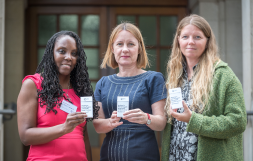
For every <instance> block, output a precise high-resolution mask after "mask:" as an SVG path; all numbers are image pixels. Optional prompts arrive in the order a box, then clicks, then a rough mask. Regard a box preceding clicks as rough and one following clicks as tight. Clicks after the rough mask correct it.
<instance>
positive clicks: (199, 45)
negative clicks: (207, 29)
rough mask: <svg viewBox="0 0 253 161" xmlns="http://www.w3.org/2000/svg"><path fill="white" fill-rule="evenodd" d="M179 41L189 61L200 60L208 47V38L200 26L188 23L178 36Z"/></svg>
mask: <svg viewBox="0 0 253 161" xmlns="http://www.w3.org/2000/svg"><path fill="white" fill-rule="evenodd" d="M178 42H179V45H180V50H181V52H182V53H183V55H184V56H185V58H186V60H187V61H198V60H199V58H200V56H201V55H202V53H203V52H204V51H205V49H206V43H207V38H206V37H205V35H204V33H203V32H202V31H201V30H200V29H199V28H198V27H196V26H194V25H187V26H185V27H184V28H183V29H182V31H181V34H180V35H179V36H178Z"/></svg>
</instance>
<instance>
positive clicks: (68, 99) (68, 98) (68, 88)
mask: <svg viewBox="0 0 253 161" xmlns="http://www.w3.org/2000/svg"><path fill="white" fill-rule="evenodd" d="M69 86H70V81H69V84H68V90H67V94H66V95H67V99H68V100H70V101H71V98H70V97H69Z"/></svg>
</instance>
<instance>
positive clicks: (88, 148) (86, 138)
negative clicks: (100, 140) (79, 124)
mask: <svg viewBox="0 0 253 161" xmlns="http://www.w3.org/2000/svg"><path fill="white" fill-rule="evenodd" d="M87 123H88V122H87ZM83 139H84V143H85V151H86V155H87V159H88V161H92V152H91V146H90V139H89V135H88V129H87V125H86V126H85V132H84V138H83Z"/></svg>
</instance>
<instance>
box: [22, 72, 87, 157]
mask: <svg viewBox="0 0 253 161" xmlns="http://www.w3.org/2000/svg"><path fill="white" fill-rule="evenodd" d="M26 79H31V80H33V82H34V83H35V85H36V87H37V89H42V88H41V82H42V80H41V79H40V75H39V74H34V75H28V76H26V77H25V78H24V79H23V81H22V82H24V81H25V80H26ZM63 91H64V92H65V93H67V91H68V89H63ZM68 95H69V97H70V98H71V102H72V103H73V104H74V105H75V106H77V112H80V110H81V108H80V98H79V97H78V96H77V95H76V94H75V91H74V90H73V89H69V91H68ZM38 102H39V100H38ZM54 109H55V110H57V114H55V113H54V112H53V111H50V112H49V113H45V110H46V106H43V107H40V106H39V103H38V112H37V128H45V127H51V126H55V125H59V124H62V123H64V122H65V120H66V118H67V115H68V113H66V112H64V111H62V110H61V109H60V108H57V107H54ZM85 124H86V121H85V122H84V123H82V124H80V125H78V126H77V127H76V128H75V129H74V130H73V131H72V132H71V133H68V134H65V135H63V136H61V137H59V138H58V139H55V140H52V141H50V142H48V143H45V144H41V145H31V146H30V151H29V155H28V158H27V161H72V160H73V161H88V160H87V157H86V151H85V144H84V140H83V127H84V126H85Z"/></svg>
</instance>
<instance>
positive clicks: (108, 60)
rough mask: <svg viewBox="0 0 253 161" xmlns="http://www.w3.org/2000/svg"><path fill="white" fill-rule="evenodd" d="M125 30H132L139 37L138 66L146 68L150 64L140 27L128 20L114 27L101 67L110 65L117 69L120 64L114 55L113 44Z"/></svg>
mask: <svg viewBox="0 0 253 161" xmlns="http://www.w3.org/2000/svg"><path fill="white" fill-rule="evenodd" d="M123 30H125V31H128V32H130V33H131V34H133V36H134V37H135V38H136V39H137V41H138V44H139V47H138V49H139V54H138V58H137V68H144V69H145V68H146V66H149V61H148V56H147V53H146V49H145V45H144V41H143V38H142V35H141V32H140V30H139V29H138V27H136V26H135V25H133V24H131V23H128V22H123V23H121V24H119V25H118V26H116V27H115V28H114V29H113V31H112V33H111V36H110V39H109V43H108V46H107V50H106V53H105V57H104V59H103V62H102V64H101V68H106V65H108V66H109V67H111V68H113V69H115V68H117V67H118V66H119V65H118V63H117V62H116V60H115V57H114V54H113V51H112V46H113V41H114V40H115V38H116V37H117V35H118V34H119V33H120V32H121V31H123Z"/></svg>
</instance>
